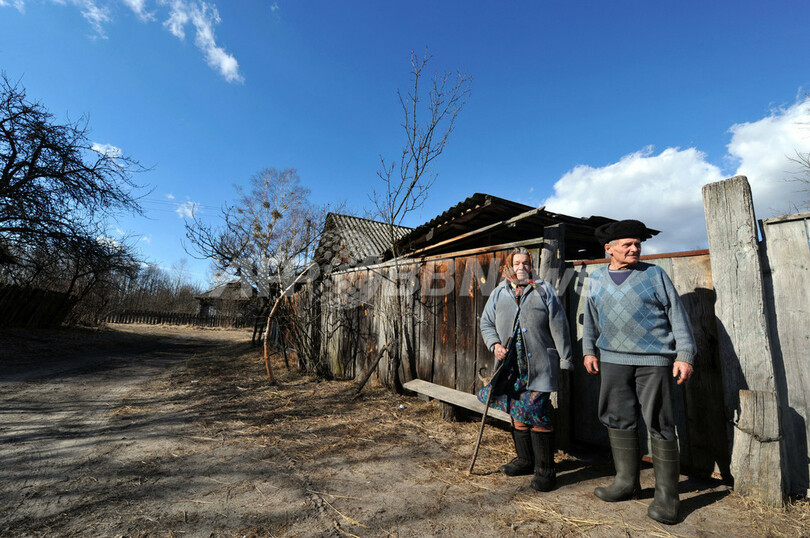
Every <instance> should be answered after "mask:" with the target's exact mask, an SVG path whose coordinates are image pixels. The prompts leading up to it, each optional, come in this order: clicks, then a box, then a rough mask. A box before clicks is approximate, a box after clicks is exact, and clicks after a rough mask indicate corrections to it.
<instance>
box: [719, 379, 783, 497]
mask: <svg viewBox="0 0 810 538" xmlns="http://www.w3.org/2000/svg"><path fill="white" fill-rule="evenodd" d="M739 402H740V415H739V421H738V422H737V427H736V431H735V436H734V452H733V454H732V458H731V472H732V474H733V475H734V490H735V491H736V492H737V493H738V494H740V495H743V496H750V497H754V498H756V499H758V500H759V501H760V502H764V503H766V504H770V505H773V506H781V505H782V504H783V503H784V501H785V498H784V494H783V491H784V484H783V476H782V470H781V465H780V461H781V457H780V448H779V445H780V440H781V436H780V434H779V432H780V428H779V405H778V403H777V401H776V393H774V392H765V391H753V390H741V391H740V393H739Z"/></svg>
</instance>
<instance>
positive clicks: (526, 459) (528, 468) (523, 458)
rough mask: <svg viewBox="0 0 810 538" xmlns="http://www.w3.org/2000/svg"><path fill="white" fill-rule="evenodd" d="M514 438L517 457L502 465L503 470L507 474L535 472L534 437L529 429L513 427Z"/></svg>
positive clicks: (519, 474)
mask: <svg viewBox="0 0 810 538" xmlns="http://www.w3.org/2000/svg"><path fill="white" fill-rule="evenodd" d="M512 440H513V441H514V442H515V452H517V458H515V459H513V460H512V461H510V462H509V463H507V464H506V465H501V469H500V470H501V472H502V473H503V474H505V475H507V476H521V475H527V474H532V473H533V472H534V453H533V452H532V437H531V434H530V433H529V430H518V429H515V428H512Z"/></svg>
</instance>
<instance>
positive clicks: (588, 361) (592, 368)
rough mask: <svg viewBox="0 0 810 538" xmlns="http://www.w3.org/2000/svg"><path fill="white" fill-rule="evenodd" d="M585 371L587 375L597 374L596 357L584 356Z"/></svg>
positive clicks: (597, 361) (597, 364) (597, 362)
mask: <svg viewBox="0 0 810 538" xmlns="http://www.w3.org/2000/svg"><path fill="white" fill-rule="evenodd" d="M585 370H586V371H587V372H588V373H589V374H598V373H599V359H597V358H596V355H585Z"/></svg>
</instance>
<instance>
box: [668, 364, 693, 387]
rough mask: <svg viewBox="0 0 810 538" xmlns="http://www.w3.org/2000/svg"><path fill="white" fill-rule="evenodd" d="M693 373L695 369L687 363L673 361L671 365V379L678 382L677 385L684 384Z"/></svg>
mask: <svg viewBox="0 0 810 538" xmlns="http://www.w3.org/2000/svg"><path fill="white" fill-rule="evenodd" d="M694 371H695V369H694V368H692V365H691V364H689V363H688V362H683V361H675V364H673V365H672V377H674V378H676V379H677V380H678V385H683V384H684V383H686V380H687V379H689V378H690V377H692V372H694Z"/></svg>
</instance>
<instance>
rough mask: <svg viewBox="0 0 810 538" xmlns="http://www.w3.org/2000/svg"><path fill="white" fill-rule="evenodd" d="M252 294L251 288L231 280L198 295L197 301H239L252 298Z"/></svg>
mask: <svg viewBox="0 0 810 538" xmlns="http://www.w3.org/2000/svg"><path fill="white" fill-rule="evenodd" d="M254 294H255V290H254V289H253V288H252V287H251V286H245V285H244V284H243V283H242V282H241V281H240V280H233V281H231V282H226V283H225V284H220V285H219V286H217V287H216V288H214V289H212V290H209V291H206V292H205V293H203V294H202V295H199V296H198V297H197V299H222V300H227V301H241V300H245V299H250V298H252V297H253V295H254Z"/></svg>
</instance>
